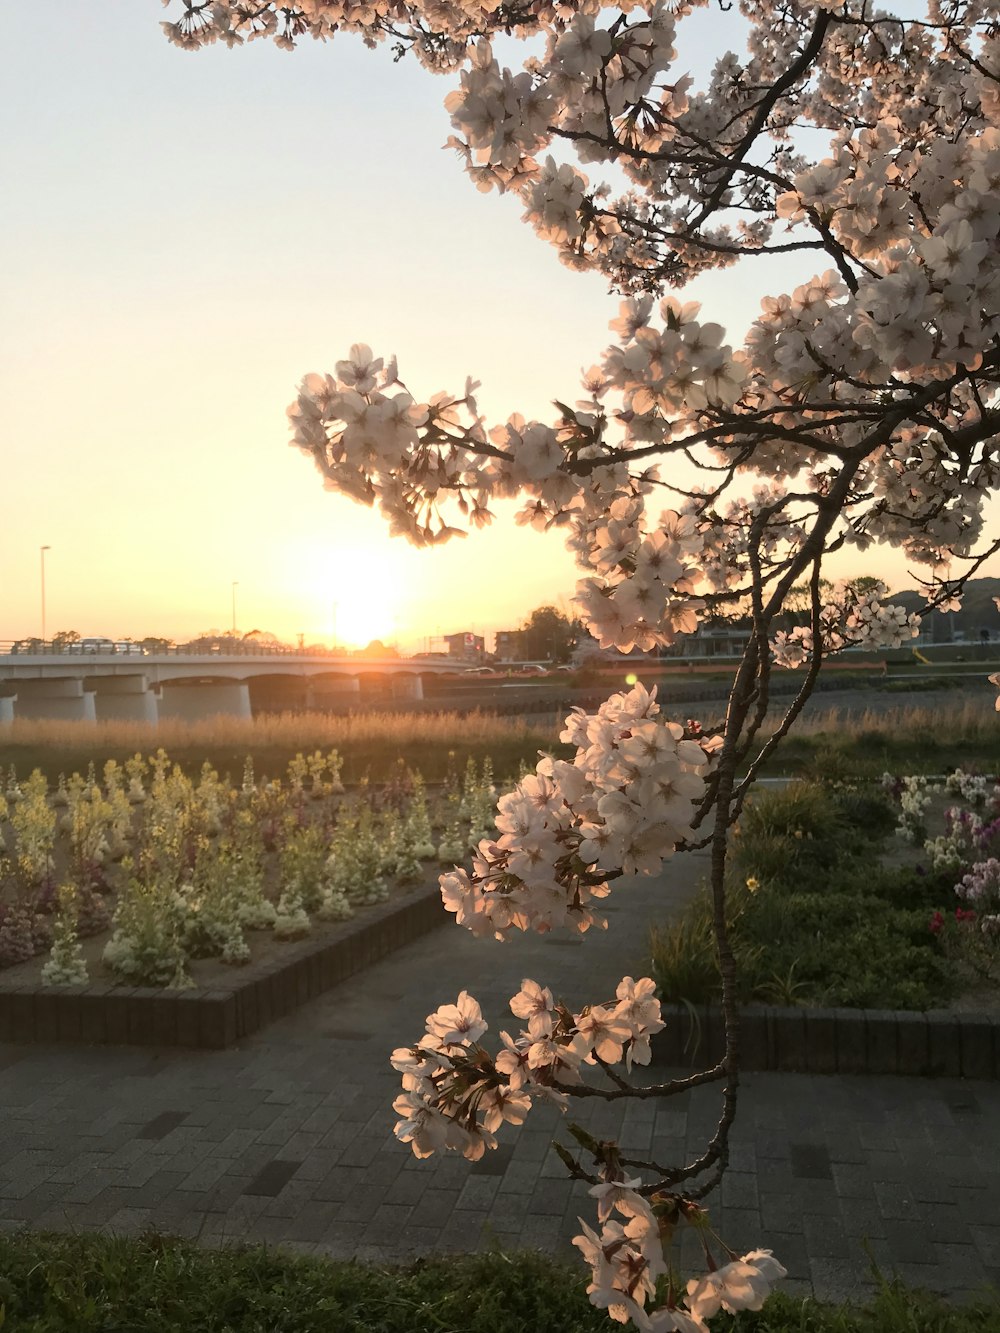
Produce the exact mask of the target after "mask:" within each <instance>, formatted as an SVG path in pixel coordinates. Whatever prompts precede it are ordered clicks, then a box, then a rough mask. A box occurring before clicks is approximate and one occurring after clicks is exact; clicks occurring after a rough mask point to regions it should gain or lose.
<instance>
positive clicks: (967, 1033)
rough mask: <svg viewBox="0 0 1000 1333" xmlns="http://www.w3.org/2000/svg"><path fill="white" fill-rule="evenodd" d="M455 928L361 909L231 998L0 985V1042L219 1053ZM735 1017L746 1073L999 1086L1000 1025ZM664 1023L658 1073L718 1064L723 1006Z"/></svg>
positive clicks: (244, 973) (681, 1012)
mask: <svg viewBox="0 0 1000 1333" xmlns="http://www.w3.org/2000/svg"><path fill="white" fill-rule="evenodd" d="M451 920H452V917H451V916H449V914H448V913H447V912H445V910H444V907H443V905H442V902H441V894H440V890H439V889H438V887H437V884H434V885H433V886H432V887H425V888H423V889H418V890H416V891H415V892H414V893H412V894H411V895H410V896H409V898H408V900H407V901H405V902H402V903H400V902H398V901H395V902H394V901H393V900H392V899H390V900H389V901H388V902H385V903H379V904H378V905H377V906H375V907H371V908H368V909H366V911H365V914H364V916H363V917H362V918H360V919H352V920H350V921H347V922H345V923H344V928H343V932H342V934H340V935H339V936H338V938H336V939H334V940H325V941H320V942H317V941H315V940H309V939H305V940H301V941H299V942H298V943H292V944H288V945H286V946H284V948H283V949H282V951H281V953H280V954H279V955H278V956H276V957H275V958H273V959H271V961H270V962H267V963H257V964H252V965H251V966H249V967H246V968H240V969H238V970H237V969H234V972H233V980H234V982H235V983H236V984H235V985H233V986H232V987H230V988H226V989H209V988H206V987H196V988H194V989H192V990H187V991H169V990H162V989H153V988H150V987H143V986H126V985H118V984H114V983H112V982H94V983H93V984H91V985H88V986H60V987H52V986H38V985H35V984H30V985H29V984H27V983H20V984H19V983H17V982H14V983H12V984H9V985H4V984H3V983H2V982H0V1042H72V1043H85V1044H88V1045H135V1046H187V1047H202V1048H205V1049H209V1050H221V1049H223V1048H225V1047H226V1046H232V1045H233V1044H234V1043H235V1042H238V1041H240V1040H242V1039H243V1038H244V1037H249V1036H251V1035H252V1034H253V1033H254V1032H259V1031H260V1029H261V1028H263V1027H266V1026H267V1025H268V1024H269V1023H272V1022H274V1020H275V1019H276V1018H281V1017H283V1016H284V1015H285V1014H288V1013H291V1012H292V1010H294V1009H298V1008H300V1007H301V1006H302V1005H304V1004H307V1003H308V1002H309V1001H310V1000H312V999H315V997H316V996H317V995H321V994H322V993H323V992H324V991H327V990H330V989H331V988H332V987H334V986H337V985H339V984H340V982H342V981H346V980H347V978H348V977H350V976H353V975H354V974H355V973H357V972H360V971H362V970H363V969H364V968H366V967H369V966H371V964H372V963H375V962H377V961H378V960H379V959H380V958H384V957H385V956H386V955H387V954H390V953H392V952H393V951H394V950H395V949H399V948H401V947H402V946H403V945H404V944H409V943H411V942H412V941H413V940H416V939H419V938H420V936H421V935H425V934H426V933H427V932H428V931H430V930H433V929H434V928H435V927H436V926H440V925H444V924H445V922H447V921H451ZM740 1015H741V1031H740V1048H741V1054H742V1058H741V1062H740V1063H741V1068H743V1069H746V1070H783V1071H788V1072H799V1073H812V1074H835V1073H836V1074H918V1075H923V1076H931V1077H933V1076H944V1077H950V1078H976V1079H1000V1014H974V1013H969V1014H956V1013H952V1012H951V1011H949V1010H944V1009H939V1010H930V1011H928V1012H927V1013H910V1012H908V1011H906V1010H892V1009H805V1008H802V1009H799V1008H788V1009H783V1008H778V1007H773V1006H767V1005H745V1006H744V1007H743V1008H742V1009H741V1011H740ZM663 1017H664V1019H665V1021H666V1027H665V1029H664V1030H663V1032H661V1033H659V1034H658V1035H657V1036H655V1037H654V1038H653V1040H652V1046H653V1058H654V1060H655V1061H656V1062H657V1063H659V1064H667V1065H679V1066H693V1065H695V1064H708V1063H712V1062H714V1061H716V1060H719V1059H721V1056H722V1051H723V1036H724V1033H723V1023H722V1011H721V1009H720V1008H719V1006H718V1005H696V1006H692V1007H691V1008H690V1009H689V1008H688V1007H687V1006H685V1005H664V1007H663Z"/></svg>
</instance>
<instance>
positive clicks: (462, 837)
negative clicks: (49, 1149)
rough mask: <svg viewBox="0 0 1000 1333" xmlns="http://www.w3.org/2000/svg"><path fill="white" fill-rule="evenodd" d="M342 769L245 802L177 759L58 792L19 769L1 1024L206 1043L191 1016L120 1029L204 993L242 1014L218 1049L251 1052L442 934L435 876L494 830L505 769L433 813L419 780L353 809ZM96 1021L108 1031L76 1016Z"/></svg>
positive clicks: (406, 778)
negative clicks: (383, 959)
mask: <svg viewBox="0 0 1000 1333" xmlns="http://www.w3.org/2000/svg"><path fill="white" fill-rule="evenodd" d="M339 769H340V760H339V756H338V755H337V753H336V752H335V751H332V752H330V753H328V754H326V755H324V754H322V753H320V752H316V753H315V754H313V755H309V756H303V755H298V756H296V758H295V759H294V760H293V761H292V763H291V764H290V765H289V768H288V772H287V774H286V776H285V777H284V778H283V779H282V780H280V781H270V782H264V781H262V782H257V781H255V779H254V775H253V771H252V766H251V765H250V763H249V761H248V762H247V766H246V770H245V772H244V776H243V781H242V783H241V785H240V786H239V787H235V786H234V785H232V784H231V783H228V782H225V781H222V780H220V779H219V777H218V775H217V774H216V773H215V772H214V770H212V769H211V768H210V767H209V766H208V765H206V766H205V768H204V769H203V771H202V774H201V777H200V779H199V780H198V781H197V782H195V781H192V780H191V779H189V778H188V777H186V776H185V775H184V773H183V772H182V771H181V770H180V768H178V767H176V766H173V765H171V763H170V761H169V759H168V757H167V755H166V754H165V753H164V752H163V751H162V750H161V751H158V752H157V754H156V755H154V756H152V758H150V759H148V760H146V759H143V758H142V757H141V756H138V755H137V756H136V757H135V758H134V759H133V760H130V761H129V762H128V763H127V764H126V765H125V766H124V768H120V767H119V766H118V765H117V764H115V763H113V762H112V763H109V764H107V765H106V766H105V769H104V772H103V775H102V780H101V781H98V780H97V779H96V777H95V775H94V773H93V771H92V770H91V772H90V773H89V774H88V775H87V777H85V778H81V777H80V776H79V775H78V774H74V775H73V777H72V778H70V779H69V780H68V781H65V780H63V779H60V781H59V784H58V786H57V789H56V790H55V791H54V792H50V791H49V789H48V784H47V783H46V780H45V778H44V777H43V776H42V775H41V774H40V773H39V772H37V771H36V772H34V773H33V774H32V775H31V777H29V778H27V779H26V780H23V781H19V780H18V778H17V776H16V774H14V773H13V772H12V773H11V774H10V775H9V776H8V779H7V782H6V786H5V789H4V791H3V793H2V796H0V1011H2V1013H0V1026H2V1027H3V1029H4V1030H6V1032H7V1034H8V1036H13V1037H15V1038H23V1037H24V1036H29V1039H30V1034H34V1035H35V1036H40V1037H41V1038H42V1039H52V1038H55V1037H57V1036H62V1035H69V1034H70V1033H72V1034H75V1035H78V1036H80V1035H83V1034H84V1029H86V1030H87V1032H89V1033H90V1035H89V1036H86V1035H84V1039H87V1040H123V1039H129V1040H133V1039H142V1040H149V1039H151V1035H150V1034H151V1032H153V1030H154V1029H155V1032H156V1033H158V1034H159V1035H160V1037H161V1038H162V1039H165V1040H179V1041H182V1042H184V1043H186V1042H189V1041H191V1040H192V1039H194V1038H195V1037H196V1038H197V1040H198V1041H203V1040H206V1038H205V1035H204V1033H201V1029H200V1028H198V1024H197V1023H195V1024H194V1025H193V1026H192V1025H191V1024H188V1025H187V1026H186V1027H184V1034H186V1035H178V1033H179V1032H180V1029H179V1028H178V1027H177V1020H176V1017H171V1018H169V1019H167V1018H163V1020H162V1022H161V1021H159V1020H157V1021H156V1022H152V1023H149V1022H146V1021H145V1020H139V1019H136V1020H135V1022H134V1024H132V1026H131V1027H130V1024H129V1022H125V1024H124V1026H123V1024H122V1022H121V1021H119V1020H118V1019H117V1018H116V1017H114V1015H115V1014H117V1010H118V1008H119V1007H120V1001H121V998H122V995H123V993H124V990H123V988H128V989H129V991H130V992H131V994H132V995H133V997H134V998H135V997H137V996H138V990H137V988H138V989H140V990H142V991H143V992H148V993H149V994H148V995H147V996H145V997H139V998H146V999H149V997H150V996H153V995H155V996H156V997H157V1004H156V1005H154V1006H152V1008H149V1006H148V1005H147V1009H149V1012H154V1010H155V1012H157V1013H162V1014H166V1012H167V1008H166V1007H165V1005H166V1000H167V999H168V998H169V997H170V995H171V994H172V995H173V996H174V997H175V998H176V997H177V996H181V995H184V994H185V993H187V992H190V994H191V998H192V999H194V998H196V997H197V998H199V999H200V1000H201V1001H202V1003H203V1007H204V1006H205V1005H208V1007H209V1008H211V1003H217V1004H218V1005H221V1006H222V1008H223V1009H226V1010H227V1013H228V1014H229V1016H228V1017H225V1018H223V1019H220V1020H219V1021H218V1023H216V1022H215V1020H211V1021H209V1020H205V1022H206V1023H208V1025H209V1026H210V1027H211V1028H212V1033H213V1037H212V1040H211V1042H210V1043H209V1044H220V1038H219V1033H220V1032H224V1033H225V1034H226V1035H227V1039H232V1038H233V1036H234V1035H244V1034H245V1033H247V1032H249V1031H252V1030H253V1029H254V1027H255V1026H259V1025H260V1023H259V1020H258V1019H257V1018H254V1017H253V1015H254V1014H259V1013H265V1012H267V1013H272V1012H273V1013H276V1012H285V1011H286V1010H287V1009H288V1008H289V1007H292V1006H291V999H292V997H294V996H298V999H297V1000H296V1002H298V1003H301V1002H302V1001H303V999H305V998H308V997H309V995H311V994H314V993H318V988H323V987H324V986H325V985H332V984H335V983H336V981H337V980H338V979H340V978H341V977H342V976H345V975H349V972H350V971H353V970H356V968H355V967H354V966H353V963H352V962H351V960H350V959H349V958H348V954H349V953H350V951H351V950H352V949H353V950H354V951H355V952H358V953H359V956H361V957H362V958H363V959H364V962H367V961H370V960H371V957H372V956H378V955H379V954H381V953H384V952H386V951H387V949H388V948H389V947H395V943H399V942H402V941H403V940H404V939H406V938H412V937H413V935H414V933H419V931H420V930H423V929H427V928H429V925H431V924H434V922H435V921H436V920H437V919H439V918H440V903H439V897H438V894H437V890H436V889H434V890H433V899H434V904H433V909H432V908H431V907H428V906H427V905H426V904H424V905H420V904H422V903H423V899H425V898H427V897H428V894H429V892H430V891H429V890H428V884H429V883H430V880H431V879H432V873H433V869H434V866H435V865H436V864H437V863H438V862H439V860H441V859H443V860H444V861H445V862H449V861H454V860H458V859H460V858H461V857H463V856H464V855H465V854H466V852H467V850H468V848H469V847H470V846H471V845H473V843H474V842H475V841H477V840H478V839H479V837H481V836H482V834H483V832H484V830H485V829H486V828H487V827H488V825H489V824H490V822H491V817H492V811H493V804H494V800H495V790H494V787H493V781H492V771H491V765H490V762H489V760H488V759H487V760H485V761H484V763H483V764H482V766H481V767H480V766H478V765H476V764H475V763H474V762H472V761H470V762H469V764H468V766H467V768H466V771H465V774H464V776H460V775H458V774H457V773H454V772H453V773H451V774H450V776H449V780H448V782H446V784H445V785H444V788H443V789H442V790H441V791H440V792H439V793H435V794H434V795H433V796H431V797H428V794H427V792H426V790H425V788H424V784H423V782H422V780H421V778H420V775H419V774H417V773H413V772H411V771H410V770H408V769H406V768H405V767H404V766H402V765H401V766H400V767H399V770H398V772H397V774H396V775H395V777H394V779H393V780H392V781H391V782H389V783H386V784H384V785H383V786H380V787H379V788H377V789H375V788H371V787H369V786H368V784H361V786H360V787H359V788H358V789H357V790H355V791H354V792H353V793H351V794H346V793H345V792H344V788H343V785H342V784H341V782H340V779H339ZM397 907H398V908H399V911H396V910H395V909H396V908H397ZM373 930H374V934H372V931H373ZM373 950H374V951H375V952H374V954H373V953H372V951H373ZM310 960H313V961H310ZM324 960H325V961H324ZM364 962H362V963H361V965H364ZM289 967H291V972H292V974H293V977H297V978H298V979H297V980H294V979H293V980H292V981H289V982H288V983H287V989H288V995H287V996H286V995H285V989H284V988H285V982H281V983H280V984H279V986H278V992H280V996H279V998H278V999H273V997H272V1000H268V999H267V996H270V995H271V991H272V989H273V988H272V982H271V979H272V978H274V977H283V976H284V975H285V973H286V972H287V971H288V969H289ZM345 969H346V970H345ZM299 974H301V975H299ZM236 978H240V979H239V980H237V979H236ZM91 983H96V986H95V985H93V984H91ZM258 983H260V984H258ZM46 990H48V991H50V992H60V993H61V994H62V996H63V997H65V998H66V999H67V1000H69V999H72V1000H73V1001H74V1003H73V1004H72V1005H70V1006H69V1007H68V1008H67V1006H66V1005H65V1004H62V1005H59V1004H56V1002H55V1001H54V1000H53V998H52V995H51V994H50V995H49V996H48V997H47V998H46V996H45V992H46ZM265 992H266V993H267V995H266V996H265ZM278 992H276V994H278ZM247 995H250V996H252V997H253V998H252V999H247V998H246V996H247ZM211 996H215V997H216V1000H215V1001H212V1002H210V1000H209V998H208V997H211ZM219 997H228V998H223V999H220V998H219ZM272 1001H273V1002H272ZM188 1008H190V1006H188ZM57 1009H59V1010H60V1012H61V1013H63V1018H61V1019H59V1020H58V1021H57V1020H56V1018H55V1017H53V1015H54V1014H55V1013H56V1010H57ZM174 1010H176V1011H177V1012H182V1011H185V1006H181V1007H180V1009H177V1006H176V1005H174V1006H173V1008H172V1009H171V1011H170V1012H171V1013H174ZM84 1011H88V1012H91V1011H92V1021H89V1020H88V1021H87V1022H84V1020H83V1019H82V1018H75V1017H71V1016H70V1015H72V1014H74V1013H79V1014H83V1013H84ZM234 1014H235V1015H236V1017H235V1018H234V1017H233V1015H234ZM93 1015H97V1017H93ZM200 1021H201V1020H199V1022H200ZM213 1023H214V1024H215V1026H212V1024H213ZM132 1027H134V1029H135V1031H136V1032H139V1031H140V1030H141V1031H142V1032H143V1033H145V1034H146V1035H145V1036H142V1037H134V1036H129V1035H128V1034H129V1033H130V1032H131V1031H132ZM195 1029H198V1032H197V1033H196V1031H195ZM168 1032H172V1033H174V1035H173V1036H172V1037H164V1035H163V1034H164V1033H168ZM198 1033H200V1035H198ZM102 1034H103V1035H102Z"/></svg>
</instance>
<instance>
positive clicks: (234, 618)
mask: <svg viewBox="0 0 1000 1333" xmlns="http://www.w3.org/2000/svg"><path fill="white" fill-rule="evenodd" d="M239 586H240V584H239V580H238V579H234V580H233V638H234V639H235V638H236V589H237V588H238V587H239Z"/></svg>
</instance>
